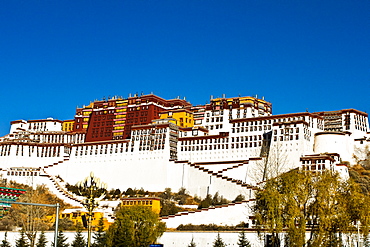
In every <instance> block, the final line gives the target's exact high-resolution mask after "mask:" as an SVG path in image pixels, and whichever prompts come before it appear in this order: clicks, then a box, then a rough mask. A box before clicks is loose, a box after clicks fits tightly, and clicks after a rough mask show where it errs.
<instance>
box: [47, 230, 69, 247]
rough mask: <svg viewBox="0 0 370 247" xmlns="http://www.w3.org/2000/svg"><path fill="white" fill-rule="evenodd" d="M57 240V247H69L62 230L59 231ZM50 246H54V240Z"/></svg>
mask: <svg viewBox="0 0 370 247" xmlns="http://www.w3.org/2000/svg"><path fill="white" fill-rule="evenodd" d="M57 241H58V243H57V247H69V244H68V243H67V237H66V236H65V235H64V234H63V232H62V231H59V233H58V238H57ZM51 247H54V242H52V243H51Z"/></svg>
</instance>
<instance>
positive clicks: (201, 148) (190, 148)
mask: <svg viewBox="0 0 370 247" xmlns="http://www.w3.org/2000/svg"><path fill="white" fill-rule="evenodd" d="M261 146H262V141H255V142H241V143H231V144H213V145H198V146H182V147H181V149H180V150H181V151H207V150H217V149H229V147H230V148H231V149H234V148H235V149H239V148H252V147H261Z"/></svg>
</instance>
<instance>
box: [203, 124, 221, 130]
mask: <svg viewBox="0 0 370 247" xmlns="http://www.w3.org/2000/svg"><path fill="white" fill-rule="evenodd" d="M222 127H223V125H222V124H216V125H209V126H206V129H209V130H213V129H222Z"/></svg>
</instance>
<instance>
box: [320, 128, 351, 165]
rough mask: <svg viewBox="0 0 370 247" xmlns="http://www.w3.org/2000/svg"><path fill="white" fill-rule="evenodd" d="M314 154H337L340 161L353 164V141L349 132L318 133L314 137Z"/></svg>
mask: <svg viewBox="0 0 370 247" xmlns="http://www.w3.org/2000/svg"><path fill="white" fill-rule="evenodd" d="M314 152H315V153H338V154H340V157H341V159H342V161H349V162H350V163H353V153H354V150H353V139H352V138H351V133H349V132H320V133H317V134H316V135H315V145H314Z"/></svg>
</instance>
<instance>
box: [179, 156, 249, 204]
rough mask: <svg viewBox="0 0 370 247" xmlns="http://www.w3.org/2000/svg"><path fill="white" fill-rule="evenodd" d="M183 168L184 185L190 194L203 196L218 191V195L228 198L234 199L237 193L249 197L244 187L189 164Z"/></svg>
mask: <svg viewBox="0 0 370 247" xmlns="http://www.w3.org/2000/svg"><path fill="white" fill-rule="evenodd" d="M178 165H180V163H178ZM185 168H186V169H188V171H187V174H188V176H187V177H185V178H184V187H185V188H186V190H187V191H189V193H190V194H191V195H197V196H199V197H201V198H205V197H206V196H207V193H208V194H211V195H214V194H215V193H216V192H218V193H219V195H222V196H223V197H224V198H226V199H228V200H234V199H235V197H237V196H238V195H239V194H242V195H244V196H245V198H248V197H249V190H248V189H247V188H246V187H242V186H241V185H238V184H236V183H232V182H230V181H228V180H226V179H223V178H221V177H217V176H215V175H212V174H208V173H207V172H204V171H201V170H199V169H197V168H194V167H192V166H190V165H187V166H185Z"/></svg>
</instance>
